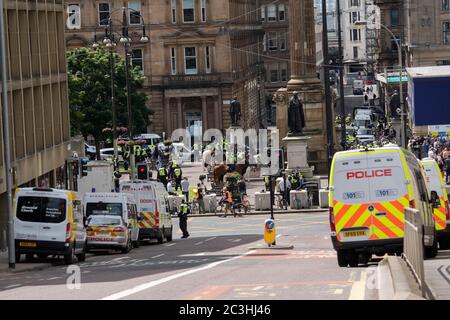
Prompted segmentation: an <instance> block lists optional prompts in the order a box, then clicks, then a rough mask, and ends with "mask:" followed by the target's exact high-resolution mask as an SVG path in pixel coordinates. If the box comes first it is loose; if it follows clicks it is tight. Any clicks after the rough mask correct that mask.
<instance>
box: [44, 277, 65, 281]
mask: <svg viewBox="0 0 450 320" xmlns="http://www.w3.org/2000/svg"><path fill="white" fill-rule="evenodd" d="M56 279H62V278H61V277H53V278H48V279H47V281H52V280H56Z"/></svg>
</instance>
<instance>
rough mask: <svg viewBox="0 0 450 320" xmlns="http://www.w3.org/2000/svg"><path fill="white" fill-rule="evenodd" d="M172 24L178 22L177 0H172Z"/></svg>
mask: <svg viewBox="0 0 450 320" xmlns="http://www.w3.org/2000/svg"><path fill="white" fill-rule="evenodd" d="M171 9H172V23H176V22H177V0H172V7H171Z"/></svg>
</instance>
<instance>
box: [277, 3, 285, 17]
mask: <svg viewBox="0 0 450 320" xmlns="http://www.w3.org/2000/svg"><path fill="white" fill-rule="evenodd" d="M278 20H279V21H286V7H285V5H284V4H280V5H279V6H278Z"/></svg>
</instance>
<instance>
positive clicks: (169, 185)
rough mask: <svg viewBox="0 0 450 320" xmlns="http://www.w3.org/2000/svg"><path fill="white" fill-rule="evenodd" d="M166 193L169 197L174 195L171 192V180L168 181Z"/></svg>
mask: <svg viewBox="0 0 450 320" xmlns="http://www.w3.org/2000/svg"><path fill="white" fill-rule="evenodd" d="M167 192H168V193H169V194H170V195H171V196H173V195H175V193H174V191H173V183H172V180H170V181H169V182H168V183H167Z"/></svg>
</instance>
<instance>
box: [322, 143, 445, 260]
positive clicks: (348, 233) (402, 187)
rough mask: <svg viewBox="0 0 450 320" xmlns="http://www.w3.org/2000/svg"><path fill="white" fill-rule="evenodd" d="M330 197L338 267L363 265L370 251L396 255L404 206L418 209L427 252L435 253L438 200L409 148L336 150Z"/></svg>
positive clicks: (401, 228)
mask: <svg viewBox="0 0 450 320" xmlns="http://www.w3.org/2000/svg"><path fill="white" fill-rule="evenodd" d="M329 201H330V202H329V203H330V227H331V238H332V242H333V247H334V249H335V250H336V251H337V256H338V264H339V266H341V267H346V266H347V265H350V266H351V267H356V266H357V265H358V263H362V264H366V263H367V262H368V261H369V260H370V258H371V256H372V254H376V255H379V256H382V255H384V254H386V253H388V254H395V253H397V254H400V253H401V252H402V251H403V237H404V223H405V211H404V208H405V207H412V208H417V209H418V210H419V211H420V213H421V214H422V220H423V222H424V230H423V232H424V248H425V250H424V251H425V255H426V256H427V257H429V258H431V257H435V256H436V255H437V248H438V242H437V236H436V230H435V222H434V219H433V206H434V205H436V204H433V205H432V204H431V201H430V200H429V194H428V191H427V186H426V183H425V174H424V170H423V167H422V166H421V165H420V163H419V161H418V160H417V158H416V157H415V156H414V155H413V154H412V153H411V152H409V151H407V150H404V149H402V148H400V147H398V146H395V145H391V146H387V147H384V148H375V149H363V150H349V151H344V152H338V153H336V154H335V156H334V158H333V163H332V167H331V172H330V198H329Z"/></svg>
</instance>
